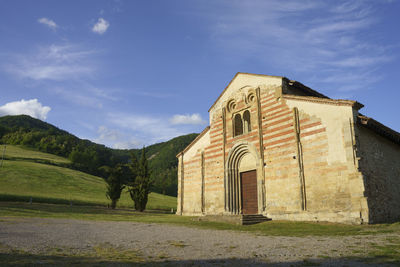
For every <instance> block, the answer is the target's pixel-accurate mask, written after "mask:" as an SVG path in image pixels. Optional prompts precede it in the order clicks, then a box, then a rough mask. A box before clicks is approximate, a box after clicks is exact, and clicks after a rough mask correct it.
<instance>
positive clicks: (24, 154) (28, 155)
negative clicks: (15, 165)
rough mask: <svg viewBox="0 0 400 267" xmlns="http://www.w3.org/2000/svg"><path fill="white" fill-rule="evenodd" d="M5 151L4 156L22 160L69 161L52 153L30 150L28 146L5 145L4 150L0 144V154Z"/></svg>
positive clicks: (60, 162) (56, 162) (58, 162)
mask: <svg viewBox="0 0 400 267" xmlns="http://www.w3.org/2000/svg"><path fill="white" fill-rule="evenodd" d="M3 151H5V154H4V157H5V158H6V159H11V160H23V161H33V162H35V161H40V162H49V163H53V164H62V163H67V164H68V163H71V162H70V161H69V160H68V159H66V158H63V157H59V156H56V155H53V154H48V153H43V152H40V151H36V150H32V149H29V148H23V147H20V146H13V145H7V146H6V149H5V150H4V145H1V146H0V156H1V155H2V154H3Z"/></svg>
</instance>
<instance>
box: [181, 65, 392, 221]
mask: <svg viewBox="0 0 400 267" xmlns="http://www.w3.org/2000/svg"><path fill="white" fill-rule="evenodd" d="M362 107H363V105H362V104H361V103H359V102H357V101H352V100H336V99H330V98H328V97H327V96H325V95H323V94H321V93H319V92H317V91H314V90H312V89H311V88H308V87H307V86H305V85H303V84H301V83H299V82H297V81H292V80H289V79H287V78H285V77H279V76H269V75H258V74H249V73H237V74H236V75H235V77H234V78H233V79H232V81H231V82H230V83H229V84H228V86H227V87H226V88H225V89H224V91H223V92H222V94H221V95H220V96H219V97H218V99H217V100H216V101H215V103H214V104H213V105H212V106H211V108H210V109H209V116H210V125H209V126H208V127H206V128H205V129H204V131H203V132H202V133H201V134H200V135H199V136H198V137H197V138H196V139H195V140H194V141H193V142H192V143H191V144H190V145H189V146H188V147H186V148H185V149H184V150H183V151H182V152H180V153H179V154H178V155H177V157H178V160H179V167H178V208H177V214H179V215H224V216H222V217H229V216H233V217H234V216H235V215H236V216H243V215H248V214H258V215H263V216H265V217H268V218H270V219H272V220H299V221H331V222H341V223H355V224H361V223H377V222H391V221H395V220H399V219H400V134H399V133H398V132H396V131H394V130H392V129H390V128H388V127H386V126H384V125H382V124H381V123H379V122H377V121H375V120H374V119H372V118H369V117H366V116H364V115H362V114H361V113H360V112H359V110H360V109H361V108H362Z"/></svg>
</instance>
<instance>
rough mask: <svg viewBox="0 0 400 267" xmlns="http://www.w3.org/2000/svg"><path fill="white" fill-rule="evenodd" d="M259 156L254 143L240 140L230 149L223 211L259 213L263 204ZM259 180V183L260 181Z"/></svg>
mask: <svg viewBox="0 0 400 267" xmlns="http://www.w3.org/2000/svg"><path fill="white" fill-rule="evenodd" d="M261 171H262V170H261V164H260V157H259V156H258V154H257V150H256V148H255V147H254V145H252V144H250V143H247V142H242V143H238V144H236V145H234V146H233V147H232V149H231V150H230V152H229V154H228V158H227V162H226V173H225V184H224V185H225V211H226V212H227V213H229V214H259V213H261V211H262V209H260V208H261V207H262V206H263V205H262V203H263V193H262V192H263V188H262V180H260V179H259V178H258V176H259V174H261ZM260 182H261V183H260Z"/></svg>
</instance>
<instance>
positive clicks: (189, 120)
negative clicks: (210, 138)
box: [170, 113, 206, 125]
mask: <svg viewBox="0 0 400 267" xmlns="http://www.w3.org/2000/svg"><path fill="white" fill-rule="evenodd" d="M170 122H171V123H172V124H175V125H176V124H194V125H203V124H205V123H206V121H205V120H203V119H202V118H201V116H200V114H198V113H195V114H192V115H189V114H186V115H179V114H176V115H174V116H173V117H172V118H171V119H170Z"/></svg>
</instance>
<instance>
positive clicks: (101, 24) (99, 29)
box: [92, 18, 110, 34]
mask: <svg viewBox="0 0 400 267" xmlns="http://www.w3.org/2000/svg"><path fill="white" fill-rule="evenodd" d="M108 27H110V23H109V22H108V21H107V20H105V19H103V18H99V20H98V21H97V23H96V24H95V25H94V26H93V28H92V31H93V32H94V33H97V34H103V33H105V32H106V31H107V29H108Z"/></svg>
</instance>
